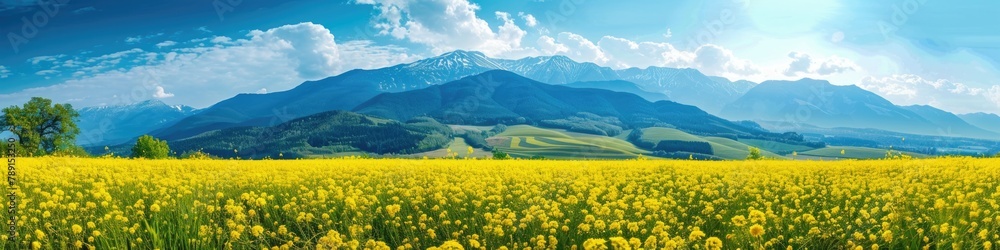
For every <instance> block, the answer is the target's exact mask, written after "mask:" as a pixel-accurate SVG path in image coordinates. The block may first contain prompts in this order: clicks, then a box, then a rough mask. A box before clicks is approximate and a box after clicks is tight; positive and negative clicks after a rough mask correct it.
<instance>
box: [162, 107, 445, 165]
mask: <svg viewBox="0 0 1000 250" xmlns="http://www.w3.org/2000/svg"><path fill="white" fill-rule="evenodd" d="M453 137H454V136H453V132H452V129H451V128H449V127H448V126H445V125H443V124H440V123H438V122H436V121H434V120H433V119H427V118H416V119H413V120H411V121H409V122H405V123H403V122H397V121H391V120H384V119H379V118H374V117H369V116H366V115H361V114H357V113H352V112H347V111H330V112H323V113H319V114H315V115H310V116H306V117H302V118H298V119H294V120H291V121H288V122H285V123H282V124H278V125H276V126H272V127H237V128H227V129H222V130H214V131H209V132H205V133H203V134H201V135H198V136H195V137H191V138H188V139H183V140H179V141H175V142H171V144H170V147H171V149H173V150H174V151H176V152H186V151H195V150H202V151H204V152H205V153H208V154H211V155H214V156H220V157H223V158H231V157H241V158H263V157H271V158H299V157H317V156H334V155H343V154H344V153H354V154H362V153H373V154H414V153H419V152H426V151H432V150H437V149H441V148H443V147H445V146H446V145H448V144H449V143H451V142H452V141H453ZM464 152H465V149H462V151H459V153H464ZM279 155H280V156H279Z"/></svg>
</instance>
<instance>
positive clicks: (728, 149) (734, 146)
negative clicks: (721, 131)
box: [704, 137, 785, 160]
mask: <svg viewBox="0 0 1000 250" xmlns="http://www.w3.org/2000/svg"><path fill="white" fill-rule="evenodd" d="M704 139H705V140H707V141H708V144H711V145H712V150H713V151H715V155H716V156H718V157H722V158H725V159H733V160H742V159H746V158H747V155H749V154H750V145H747V144H743V143H741V142H738V141H734V140H732V139H729V138H722V137H704ZM761 153H762V154H764V156H765V157H768V158H775V159H785V157H784V156H781V155H778V154H775V153H772V152H770V151H767V150H764V149H763V148H762V149H761Z"/></svg>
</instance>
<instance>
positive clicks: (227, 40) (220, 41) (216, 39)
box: [212, 36, 233, 44]
mask: <svg viewBox="0 0 1000 250" xmlns="http://www.w3.org/2000/svg"><path fill="white" fill-rule="evenodd" d="M232 42H233V39H232V38H229V37H226V36H217V37H214V38H212V43H218V44H229V43H232Z"/></svg>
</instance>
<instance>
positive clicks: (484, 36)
mask: <svg viewBox="0 0 1000 250" xmlns="http://www.w3.org/2000/svg"><path fill="white" fill-rule="evenodd" d="M357 3H359V4H369V5H374V6H375V9H376V10H377V13H376V15H375V21H374V22H375V24H374V27H375V28H376V29H377V30H378V31H379V34H380V35H386V36H391V37H393V38H396V39H406V40H409V41H410V42H414V43H418V44H423V45H427V46H429V47H430V48H431V51H432V52H433V53H435V54H440V53H444V52H448V51H453V50H457V49H462V50H474V51H480V52H483V53H484V54H486V55H489V56H494V57H504V58H515V57H517V56H520V55H527V54H532V53H533V49H531V48H522V47H521V40H522V39H523V38H524V36H525V34H526V33H527V32H525V31H524V30H523V29H521V28H520V27H519V26H517V25H516V24H514V20H513V19H512V18H511V16H510V14H509V13H506V12H495V13H494V14H496V17H497V19H499V20H501V21H503V25H501V26H499V27H497V29H496V31H494V30H493V28H491V27H490V26H489V24H488V23H487V22H486V21H485V20H483V19H480V18H479V17H477V16H476V11H478V10H479V6H478V5H476V4H473V3H470V2H469V1H467V0H430V1H417V0H358V1H357Z"/></svg>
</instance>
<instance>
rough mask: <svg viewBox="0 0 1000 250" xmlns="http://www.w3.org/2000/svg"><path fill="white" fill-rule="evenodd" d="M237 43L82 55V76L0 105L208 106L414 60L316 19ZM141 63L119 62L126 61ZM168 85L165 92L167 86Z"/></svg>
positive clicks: (7, 97) (0, 97) (3, 99)
mask: <svg viewBox="0 0 1000 250" xmlns="http://www.w3.org/2000/svg"><path fill="white" fill-rule="evenodd" d="M231 43H232V44H230V45H217V46H213V47H186V48H174V49H172V51H169V52H145V51H143V50H141V49H131V50H126V51H121V52H116V53H111V54H107V55H102V56H97V57H91V58H81V59H76V60H75V61H77V62H80V63H82V64H84V65H83V66H81V67H80V68H79V69H77V70H73V71H69V72H73V75H74V76H75V77H80V78H75V79H71V80H67V81H64V82H62V83H59V84H55V85H52V86H47V87H38V88H31V89H24V90H21V91H19V92H15V93H9V94H0V106H4V105H8V104H17V103H23V102H25V101H27V100H28V99H30V98H31V97H33V96H42V97H46V98H50V99H52V100H54V101H57V102H69V103H71V104H73V105H76V106H80V107H87V106H98V105H114V104H123V103H132V102H137V101H142V100H146V99H150V98H166V97H171V96H172V97H171V98H170V100H171V102H173V103H178V104H186V105H191V106H195V107H206V106H209V105H211V104H214V103H216V102H218V101H221V100H223V99H226V98H230V97H232V96H233V95H234V94H236V93H254V92H257V91H258V90H261V89H268V90H285V89H289V88H292V87H295V86H297V85H298V84H300V83H302V82H303V81H307V80H317V79H322V78H325V77H329V76H332V75H336V74H339V73H342V72H344V71H346V70H350V69H355V68H377V67H385V66H389V65H395V64H398V63H401V62H408V61H413V60H414V57H413V56H411V55H409V54H407V51H406V50H405V49H402V48H399V47H393V46H378V45H374V44H373V43H372V42H370V41H348V42H345V43H343V44H340V45H338V44H337V43H336V42H335V41H334V36H333V34H331V33H330V31H329V30H327V29H326V28H325V27H323V26H321V25H318V24H313V23H300V24H294V25H285V26H281V27H277V28H273V29H269V30H265V31H261V30H254V31H251V32H249V33H248V34H247V37H246V38H245V39H238V40H233V41H231ZM136 60H138V62H142V63H141V64H139V66H125V65H126V64H124V63H123V64H121V65H118V63H120V62H122V61H129V62H132V61H136ZM161 90H162V91H161Z"/></svg>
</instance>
